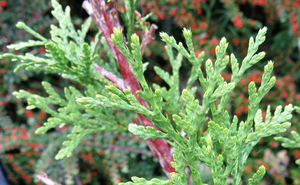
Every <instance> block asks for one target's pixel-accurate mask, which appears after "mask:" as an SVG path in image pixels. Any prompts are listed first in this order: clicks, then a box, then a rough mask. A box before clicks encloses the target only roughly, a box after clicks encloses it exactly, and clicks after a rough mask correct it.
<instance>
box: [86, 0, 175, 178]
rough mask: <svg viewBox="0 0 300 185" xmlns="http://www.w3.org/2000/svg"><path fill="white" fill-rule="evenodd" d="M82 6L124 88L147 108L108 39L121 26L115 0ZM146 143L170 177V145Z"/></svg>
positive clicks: (93, 0)
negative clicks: (102, 39) (105, 45)
mask: <svg viewBox="0 0 300 185" xmlns="http://www.w3.org/2000/svg"><path fill="white" fill-rule="evenodd" d="M82 6H83V8H84V9H85V10H86V11H87V13H88V14H89V15H90V16H91V17H92V18H93V19H94V21H95V22H96V24H97V26H98V28H99V29H100V30H101V33H102V35H103V36H104V37H105V39H106V42H107V43H108V45H109V47H110V49H111V51H112V53H113V55H114V57H115V58H116V60H117V62H118V65H119V66H120V71H121V74H122V76H123V80H124V86H125V88H126V89H129V90H130V91H131V92H132V94H134V95H135V97H136V98H137V100H138V101H139V102H140V104H141V105H143V106H145V107H147V108H149V106H148V104H147V102H146V101H144V100H143V99H141V98H140V97H138V96H137V94H136V91H138V90H141V87H140V85H139V82H138V81H137V79H136V78H135V76H134V75H133V74H132V72H131V71H130V68H131V66H130V64H129V63H128V62H127V60H126V59H125V57H124V56H123V55H122V53H121V52H120V51H119V49H118V48H117V47H116V46H115V45H114V44H113V43H112V42H111V40H110V38H111V34H113V28H122V27H121V25H120V21H119V18H118V14H117V10H116V2H115V0H112V1H110V2H105V0H90V1H89V2H88V1H84V2H83V5H82ZM124 42H125V38H124ZM125 43H126V42H125ZM138 117H139V121H140V123H141V124H142V125H143V126H151V127H154V128H155V126H154V125H153V123H152V122H151V121H150V120H149V119H147V118H145V117H144V116H142V115H140V114H138ZM156 129H157V128H156ZM146 143H147V144H148V146H149V148H150V149H151V151H152V152H153V153H154V155H155V156H156V157H157V159H158V161H159V163H160V164H161V166H162V168H163V171H164V172H165V174H166V175H167V176H168V177H169V178H170V173H172V172H175V169H174V168H173V167H172V165H171V162H172V161H173V156H172V151H171V147H170V145H169V144H168V143H167V141H166V140H164V139H156V140H155V139H149V140H146Z"/></svg>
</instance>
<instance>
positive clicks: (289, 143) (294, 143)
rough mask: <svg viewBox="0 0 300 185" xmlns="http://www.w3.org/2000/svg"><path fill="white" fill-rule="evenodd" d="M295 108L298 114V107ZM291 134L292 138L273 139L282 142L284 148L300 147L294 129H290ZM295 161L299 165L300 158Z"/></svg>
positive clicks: (299, 140) (299, 111)
mask: <svg viewBox="0 0 300 185" xmlns="http://www.w3.org/2000/svg"><path fill="white" fill-rule="evenodd" d="M295 110H296V112H297V113H299V114H300V107H298V106H295ZM291 134H292V136H293V138H294V140H291V139H289V138H284V137H275V140H277V141H280V142H282V146H283V147H286V148H300V135H299V134H298V133H297V132H295V131H292V132H291ZM296 163H297V164H298V165H300V159H297V160H296Z"/></svg>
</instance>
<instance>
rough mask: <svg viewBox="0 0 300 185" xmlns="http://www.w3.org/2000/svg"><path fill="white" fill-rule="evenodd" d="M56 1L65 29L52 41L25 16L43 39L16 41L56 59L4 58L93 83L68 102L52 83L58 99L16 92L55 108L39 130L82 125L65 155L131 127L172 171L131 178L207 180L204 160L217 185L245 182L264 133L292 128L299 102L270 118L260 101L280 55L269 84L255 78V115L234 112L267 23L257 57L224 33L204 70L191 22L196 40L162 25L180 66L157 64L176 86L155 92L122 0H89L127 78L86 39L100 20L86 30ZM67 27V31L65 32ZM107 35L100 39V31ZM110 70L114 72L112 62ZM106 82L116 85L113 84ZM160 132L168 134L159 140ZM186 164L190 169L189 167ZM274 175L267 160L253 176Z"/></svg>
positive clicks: (267, 71) (253, 46)
mask: <svg viewBox="0 0 300 185" xmlns="http://www.w3.org/2000/svg"><path fill="white" fill-rule="evenodd" d="M52 2H53V4H54V5H55V6H54V7H56V15H57V18H58V19H59V18H61V17H64V18H65V19H61V20H60V28H58V27H55V26H53V27H52V32H51V34H52V40H47V39H44V38H43V37H42V36H40V35H38V34H36V33H35V32H33V31H32V30H31V29H30V28H28V27H26V26H25V25H23V24H18V25H19V27H21V28H23V29H25V30H26V31H28V32H30V33H33V34H34V35H35V36H36V37H37V38H38V39H40V40H41V41H35V42H32V41H31V42H28V43H21V44H18V45H13V46H11V47H13V48H18V47H28V46H36V45H44V44H45V45H46V49H47V52H48V55H47V56H49V58H50V59H44V58H38V57H35V56H32V55H26V56H17V55H13V54H5V55H3V56H1V57H5V58H12V59H18V60H23V61H24V63H23V64H22V65H20V67H25V68H26V69H28V70H44V71H46V72H49V73H50V72H52V73H62V76H63V77H65V78H69V79H73V80H76V81H79V82H80V83H81V84H83V85H85V86H86V87H87V90H86V92H85V94H83V93H81V92H79V91H78V90H76V89H75V88H72V87H69V88H66V89H65V97H66V100H64V99H62V98H61V97H59V95H57V93H56V92H55V91H54V90H53V88H51V86H50V85H49V84H47V83H45V82H44V83H43V85H44V87H45V89H46V91H47V93H48V94H49V95H50V96H49V98H43V97H40V96H37V95H32V94H29V93H28V92H25V91H19V92H16V93H15V95H16V96H17V97H19V98H27V99H28V103H29V106H28V108H29V109H32V108H35V107H38V108H41V109H45V111H46V112H48V113H49V114H51V115H52V118H51V119H48V122H47V123H46V124H45V125H44V126H43V127H41V128H39V130H38V132H40V133H45V132H46V131H47V130H49V129H51V128H54V127H56V126H58V125H60V126H62V125H66V123H71V124H72V125H74V127H73V129H72V133H71V134H69V135H68V139H67V141H65V142H63V145H65V146H66V147H65V148H62V149H61V150H60V152H59V154H58V155H57V159H62V158H64V157H68V156H71V155H72V154H73V151H74V150H76V147H77V145H79V144H80V141H81V140H82V139H83V138H84V137H85V136H88V135H90V134H91V133H95V132H102V131H104V132H109V131H125V130H126V129H128V130H129V131H131V132H132V133H134V134H135V135H139V136H141V137H143V138H145V139H151V140H148V141H147V142H148V146H149V147H150V148H151V149H152V151H153V152H154V153H155V155H156V156H157V157H158V159H159V161H160V163H161V165H162V167H163V169H164V171H165V172H166V175H167V176H168V177H169V178H170V179H169V180H165V181H164V180H159V179H152V180H150V181H147V180H145V179H144V178H137V177H133V178H132V180H133V181H134V182H129V183H128V184H141V183H142V184H187V183H188V179H189V176H191V178H192V180H193V181H194V182H195V184H203V182H202V178H201V174H200V171H199V169H198V168H197V164H198V163H200V162H201V163H205V164H206V165H207V166H208V167H209V168H210V169H211V173H212V177H213V181H214V184H227V180H228V177H231V178H232V180H233V184H240V182H241V176H242V173H243V171H244V167H245V164H246V161H247V158H248V155H249V153H250V151H251V150H252V148H253V147H254V146H255V145H256V144H257V143H258V141H259V140H260V139H261V138H262V137H266V136H269V135H272V134H277V133H279V132H283V131H285V130H286V129H287V128H288V127H289V126H290V123H288V122H286V121H288V120H289V119H290V118H291V112H292V110H293V107H292V105H288V106H286V107H285V108H284V110H282V107H281V106H278V107H277V108H276V111H275V115H274V116H273V117H272V116H271V112H270V108H268V109H267V111H266V112H267V115H266V118H265V119H264V120H263V118H262V114H261V110H259V103H260V101H261V100H262V98H263V97H264V96H265V95H266V93H267V92H268V91H269V90H270V89H271V88H272V86H273V85H274V83H275V77H272V76H271V73H272V70H273V63H272V62H271V61H270V62H268V64H267V65H266V66H265V68H264V74H263V76H262V80H261V86H260V87H259V88H258V89H257V88H256V85H255V83H254V82H250V83H249V86H248V89H249V90H248V91H249V108H248V116H247V119H246V120H245V121H241V122H239V121H238V118H237V116H234V117H233V118H231V117H230V115H229V113H228V111H227V110H226V109H225V107H226V104H227V103H228V101H229V98H230V94H231V93H232V91H233V90H234V87H235V86H236V85H237V84H238V82H239V81H240V79H241V77H242V75H243V74H244V73H245V71H246V70H247V69H249V68H250V67H251V66H252V65H254V64H256V63H257V62H259V61H260V60H261V59H262V58H263V57H264V55H265V53H264V52H260V53H258V54H256V52H257V50H258V47H259V45H261V44H262V42H263V41H264V40H265V34H266V31H267V29H266V28H263V29H261V30H260V31H259V32H258V35H257V36H256V38H255V40H254V39H253V38H250V40H249V47H248V52H247V55H246V57H245V58H244V60H243V61H241V64H239V62H238V60H237V59H236V57H235V56H234V54H231V55H230V56H228V55H226V49H227V47H228V43H227V41H226V39H225V38H223V39H221V41H220V43H219V45H218V46H217V47H216V49H215V53H216V60H215V61H214V62H213V61H212V60H210V59H208V60H207V61H206V62H205V71H202V70H201V67H202V63H203V60H204V59H203V58H204V55H205V54H204V52H202V53H200V54H199V55H197V56H196V55H195V51H194V45H193V42H192V33H191V31H190V30H188V29H184V30H183V35H184V38H185V41H186V45H187V48H185V47H184V46H183V44H182V43H177V41H176V40H175V38H173V37H171V36H169V35H167V34H166V33H161V34H160V36H161V38H162V40H163V41H164V42H165V43H166V51H167V54H168V56H169V59H170V63H171V66H172V74H169V73H168V72H165V71H163V70H162V69H160V68H155V71H156V72H157V73H158V74H159V75H160V76H161V77H162V79H163V80H165V81H166V83H167V84H168V85H169V86H170V88H169V89H167V88H165V87H160V86H158V85H154V89H155V90H152V89H151V88H150V87H149V86H148V83H147V82H146V78H145V76H144V71H145V65H143V62H142V60H143V58H142V53H141V49H140V48H141V44H140V41H139V37H138V35H136V34H132V35H130V37H129V38H127V39H126V40H128V42H129V45H128V46H127V45H126V44H125V43H126V41H125V39H124V35H123V33H122V29H121V26H120V24H119V21H118V16H117V15H116V13H117V11H116V9H115V8H114V7H115V3H116V2H115V1H111V2H105V1H104V0H103V1H102V0H100V1H93V0H91V1H90V2H89V3H88V2H86V1H85V2H84V3H85V4H84V6H85V9H86V10H87V12H88V13H89V14H90V15H91V16H92V17H93V18H94V20H95V21H96V23H97V25H98V27H99V28H100V30H101V31H102V34H103V35H104V36H105V38H106V42H107V44H108V46H109V48H110V49H111V52H112V54H113V55H114V57H115V59H116V62H117V63H118V64H119V67H120V71H121V74H122V76H123V79H121V78H119V77H118V78H117V75H115V76H113V73H117V71H109V73H106V76H105V75H103V70H104V69H103V68H101V67H102V66H94V65H93V64H94V61H96V60H97V59H98V57H97V56H95V55H94V51H95V50H96V46H97V45H96V43H92V44H91V46H89V45H88V44H87V43H84V42H83V41H84V36H85V34H86V32H87V28H88V23H89V22H90V21H91V19H89V20H88V21H87V23H86V24H84V26H83V27H82V30H81V31H77V32H76V31H75V30H74V27H73V25H72V24H71V21H70V19H69V16H68V15H69V14H68V13H69V12H68V11H69V10H68V11H67V13H66V15H64V13H63V12H61V11H58V10H59V8H57V7H59V5H58V3H57V2H56V1H55V0H53V1H52ZM135 3H136V1H133V0H132V1H127V3H125V5H127V7H126V10H128V12H127V14H126V15H127V16H125V20H126V19H127V21H129V22H127V25H126V26H127V27H130V26H133V23H132V22H133V21H132V19H133V11H134V6H135ZM130 30H132V29H129V28H127V31H129V32H132V31H130ZM62 33H63V35H62V36H60V35H61V34H62ZM111 34H112V35H111ZM97 36H98V37H99V34H98V35H97ZM110 36H111V38H110ZM69 38H71V40H75V41H76V43H75V42H73V41H70V42H69V43H67V41H68V39H69ZM117 47H118V48H119V49H118V48H117ZM173 49H175V50H176V51H177V56H176V57H174V53H173ZM183 57H186V58H187V59H188V61H189V62H190V63H191V64H192V69H191V76H190V78H189V80H188V82H187V84H186V86H185V87H186V88H185V89H184V90H183V91H182V92H181V91H180V90H179V68H180V66H181V62H182V58H183ZM229 62H230V63H231V70H232V76H231V79H230V81H228V82H227V81H226V80H224V78H223V77H222V75H221V73H222V71H223V70H224V69H225V67H226V66H227V64H228V63H229ZM40 66H43V68H41V67H40ZM20 67H19V68H20ZM94 67H96V69H100V70H99V71H100V73H101V74H102V75H103V76H104V77H106V78H107V79H109V80H111V81H112V82H120V83H121V84H122V83H124V86H119V85H118V83H114V84H116V85H114V84H112V83H110V82H108V81H107V80H105V79H104V78H103V76H99V75H98V73H96V71H95V70H94V69H95V68H94ZM105 70H106V72H108V71H107V69H105ZM101 71H102V72H101ZM131 72H132V73H131ZM197 79H199V81H200V85H201V87H202V89H203V90H204V94H203V99H202V100H201V101H199V100H197V99H196V98H195V96H194V94H195V92H196V91H197V90H199V89H198V88H197V87H193V88H192V84H193V82H195V81H196V80H197ZM139 84H140V86H141V87H140V86H139ZM104 85H106V86H105V88H104ZM116 86H117V87H116ZM124 88H125V89H124ZM75 100H76V102H77V104H76V103H75ZM200 102H201V104H200ZM49 103H51V104H57V105H58V106H59V107H60V108H59V109H58V111H53V110H50V109H49V107H48V104H49ZM148 105H149V106H148ZM120 110H121V111H120ZM132 112H135V113H138V114H139V118H140V122H141V123H142V126H137V125H135V124H129V125H128V122H129V118H131V117H130V116H131V115H132V114H131V113H132ZM169 115H170V116H169ZM210 115H211V116H210ZM207 122H208V130H207V131H206V132H205V133H204V134H201V133H200V130H201V128H202V127H203V125H204V124H205V123H207ZM152 123H153V124H152ZM154 126H155V127H157V128H158V129H156V128H154ZM154 139H159V142H156V140H154ZM166 141H168V143H167V142H166ZM169 144H170V145H172V146H173V147H174V154H173V158H174V161H173V162H171V161H172V156H171V155H172V153H171V147H170V146H169ZM171 165H172V166H171ZM186 167H188V169H189V170H190V172H188V171H187V170H186ZM174 169H175V170H176V172H174V171H175V170H174ZM73 173H76V172H73ZM264 173H265V168H264V166H261V167H260V168H259V169H258V171H257V172H256V173H255V174H254V176H253V178H251V179H249V184H257V183H258V182H259V180H260V179H261V178H262V177H263V175H264Z"/></svg>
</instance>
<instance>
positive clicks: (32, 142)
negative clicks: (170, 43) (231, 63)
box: [0, 0, 300, 184]
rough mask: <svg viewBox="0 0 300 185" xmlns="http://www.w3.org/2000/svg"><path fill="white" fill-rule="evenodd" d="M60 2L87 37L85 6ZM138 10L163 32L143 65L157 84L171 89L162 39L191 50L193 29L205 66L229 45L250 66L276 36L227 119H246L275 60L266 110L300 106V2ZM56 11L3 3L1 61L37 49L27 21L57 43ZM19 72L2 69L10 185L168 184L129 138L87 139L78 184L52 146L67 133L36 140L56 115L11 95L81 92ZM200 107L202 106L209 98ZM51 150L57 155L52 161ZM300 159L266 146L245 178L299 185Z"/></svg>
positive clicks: (0, 124) (175, 0)
mask: <svg viewBox="0 0 300 185" xmlns="http://www.w3.org/2000/svg"><path fill="white" fill-rule="evenodd" d="M59 2H60V3H61V4H62V6H63V7H65V6H66V5H69V6H70V7H71V15H72V19H73V21H74V24H75V25H76V26H78V28H79V27H80V25H81V24H82V23H83V21H84V20H85V19H86V18H87V17H88V15H87V14H86V12H85V11H84V9H83V8H82V7H81V3H82V2H81V1H72V0H60V1H59ZM118 8H119V12H120V13H121V14H122V12H123V11H124V8H123V2H122V1H119V7H118ZM137 10H138V11H139V12H140V13H141V14H142V16H145V15H147V14H151V16H150V18H149V20H148V21H150V22H151V23H155V24H156V25H158V30H157V32H156V37H155V38H154V40H153V41H152V42H151V44H150V45H149V46H148V47H147V49H146V52H145V55H144V62H149V66H148V70H147V71H146V77H147V79H148V80H149V83H157V84H160V85H166V84H164V82H162V80H161V79H160V78H159V76H156V74H155V72H154V70H153V67H154V66H156V65H158V66H160V67H161V68H163V69H166V70H170V68H171V66H170V64H169V62H168V60H167V56H166V53H165V52H164V47H163V43H162V42H161V41H160V38H159V36H158V33H159V31H164V32H167V33H168V34H169V35H173V36H174V37H175V38H176V40H178V41H183V36H182V31H181V30H182V29H183V28H184V27H187V28H191V29H192V32H193V37H194V45H195V50H196V51H197V52H196V54H197V53H200V52H201V51H205V53H206V58H211V59H213V58H214V52H215V50H214V48H215V46H216V45H217V44H218V42H219V40H220V39H221V38H222V37H223V36H225V37H226V38H227V40H228V41H229V48H228V53H229V54H230V53H234V54H235V55H236V56H237V58H238V59H239V61H240V62H241V59H242V58H243V57H245V55H246V53H247V46H248V39H249V38H250V37H251V36H254V35H255V34H256V33H257V31H258V29H259V28H261V27H263V26H267V27H268V33H267V39H266V41H265V42H264V44H263V45H262V46H261V47H260V49H261V50H263V51H265V52H266V54H267V55H266V57H265V58H264V59H263V61H262V62H260V63H259V64H257V65H255V66H254V67H252V69H251V70H250V72H248V74H247V75H246V76H244V77H243V78H242V80H241V82H240V83H239V86H238V87H237V89H236V91H235V93H233V94H232V99H231V103H230V104H229V106H228V109H229V110H231V113H232V114H236V115H238V116H240V117H241V118H240V119H243V118H246V115H247V102H248V91H247V89H248V86H247V85H248V83H249V82H250V81H253V80H254V81H255V82H256V83H257V84H260V82H261V76H262V71H263V67H264V65H265V64H267V62H268V60H273V61H274V62H275V68H274V75H275V76H276V77H277V82H276V84H275V86H274V87H273V88H272V90H271V91H270V92H269V94H268V95H267V96H266V97H265V98H264V99H263V102H262V104H261V107H260V108H261V109H262V110H266V107H267V105H268V104H271V108H272V109H273V110H274V109H275V108H276V107H275V105H279V104H284V105H286V104H288V103H293V104H294V105H300V88H299V87H300V69H299V65H300V48H299V44H300V43H299V38H300V26H299V24H300V3H299V0H276V1H274V0H149V1H145V0H139V1H138V7H137ZM50 11H51V4H50V0H32V1H25V0H14V1H11V0H6V1H0V54H2V53H5V52H8V51H9V50H8V49H7V48H6V46H7V45H9V44H12V43H16V42H20V41H24V40H28V39H34V38H31V36H30V35H29V34H27V33H25V32H24V31H22V30H19V29H16V27H15V24H16V23H17V22H18V21H23V22H25V23H26V24H27V25H29V26H30V27H31V28H32V29H33V30H36V31H37V32H39V33H40V34H42V35H45V36H46V37H49V35H48V30H49V26H50V24H57V22H56V21H55V20H54V19H53V17H52V16H51V13H50ZM97 31H98V30H97V28H96V26H95V25H92V26H91V28H90V30H89V37H88V39H89V40H91V39H93V35H95V33H96V32H97ZM125 31H126V30H125ZM138 34H140V35H142V33H138ZM44 51H45V49H44V48H34V49H32V50H30V51H28V50H27V51H25V50H20V51H17V52H18V53H25V52H30V53H32V54H35V55H43V54H44ZM15 54H17V53H15ZM17 65H18V63H17V62H12V61H9V60H6V59H3V60H1V61H0V82H1V83H0V155H1V167H2V168H3V169H4V172H5V175H6V176H7V177H8V180H9V182H10V183H11V184H36V182H34V175H35V174H34V173H35V172H36V171H38V170H41V171H44V172H46V173H47V174H52V177H53V178H55V179H57V181H60V182H64V183H68V181H67V180H68V178H70V176H71V178H72V179H73V181H74V183H75V184H80V183H82V184H116V183H118V182H120V181H127V180H129V177H131V176H133V175H135V176H143V177H145V178H147V179H150V178H152V177H154V176H155V177H157V176H163V173H162V172H161V169H160V166H159V165H158V163H157V161H156V158H155V157H152V154H151V153H150V152H149V151H148V149H147V146H146V144H145V143H144V142H143V140H142V139H139V138H138V137H135V136H132V135H131V134H130V133H128V132H123V133H113V132H112V133H99V134H97V135H94V136H91V137H87V138H86V139H85V141H84V142H83V143H82V145H81V146H80V147H79V149H78V152H77V153H76V156H75V157H74V159H70V161H69V162H70V163H72V164H76V165H75V167H74V168H76V170H78V171H79V173H78V175H76V176H72V171H74V170H75V169H72V170H71V171H68V170H67V168H66V167H67V166H68V165H66V164H65V163H62V162H59V161H55V160H54V155H55V153H56V152H57V148H55V147H53V146H49V145H48V139H49V137H50V136H51V138H56V135H63V134H65V135H66V132H64V130H66V129H67V128H64V127H63V128H61V129H57V130H53V131H51V132H50V133H47V134H48V135H47V136H45V137H42V138H41V137H40V136H36V135H35V134H34V131H35V129H36V128H37V127H39V126H40V125H41V124H43V123H44V122H45V121H46V119H47V114H45V113H44V112H43V111H39V110H32V111H27V110H26V109H25V107H26V105H27V103H26V102H25V101H24V100H18V99H16V98H15V97H14V96H12V92H13V91H17V90H19V89H24V90H27V91H28V92H31V93H37V94H40V95H46V93H45V92H44V90H43V87H42V86H41V81H47V82H49V83H51V84H52V85H53V87H54V88H55V89H56V90H57V92H58V93H61V94H63V88H64V87H66V86H70V85H71V86H74V87H76V88H77V89H81V85H80V84H77V83H75V82H72V81H70V80H65V79H63V78H61V77H60V76H59V74H57V75H49V74H43V73H39V72H28V71H25V70H23V69H22V70H20V71H18V72H17V73H14V72H13V70H14V68H15V67H16V66H17ZM189 69H190V66H189V63H188V62H185V63H183V68H181V71H180V72H181V73H180V78H181V79H180V80H181V81H183V82H184V81H186V80H187V76H189V74H187V73H188V72H189V71H190V70H189ZM230 73H231V71H230V69H229V68H228V69H227V72H225V73H223V74H222V75H223V76H224V78H225V79H228V80H229V79H230V77H231V75H230ZM183 84H185V83H183ZM194 85H199V84H197V83H195V84H194ZM181 88H182V89H184V88H185V87H184V86H182V87H181ZM81 90H82V91H83V89H81ZM198 98H199V100H200V101H201V96H200V93H198ZM53 108H55V107H53ZM299 118H300V116H299V115H297V114H295V115H294V117H293V119H292V127H291V128H290V130H289V131H287V132H286V133H284V134H282V136H285V137H288V138H291V135H290V131H291V130H294V131H298V130H300V122H299V121H300V120H299ZM133 121H134V120H133ZM57 142H59V141H57ZM51 147H53V148H51ZM50 150H53V151H52V152H49V151H50ZM47 152H48V153H47ZM299 158H300V150H298V149H285V148H283V147H282V146H281V145H280V143H279V142H277V141H275V140H274V139H273V137H270V138H265V139H263V140H261V141H260V145H258V146H257V147H256V148H255V149H254V150H253V151H252V153H251V156H250V157H249V160H248V164H247V167H246V169H245V173H244V177H245V179H248V178H249V177H250V176H252V175H253V174H254V172H255V171H256V170H257V169H258V167H259V165H261V164H264V165H265V166H266V168H267V169H268V170H267V174H266V175H265V178H264V179H263V181H262V183H261V184H300V175H299V174H300V173H299V172H300V167H299V166H297V165H296V164H295V160H296V159H299ZM41 159H42V160H41ZM37 169H38V170H37ZM199 170H201V172H202V174H203V176H206V181H207V183H210V184H211V183H212V182H211V181H210V172H209V169H207V168H206V167H205V166H199ZM58 172H59V173H58ZM55 174H56V175H55ZM60 174H64V175H60ZM244 183H246V182H244Z"/></svg>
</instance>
